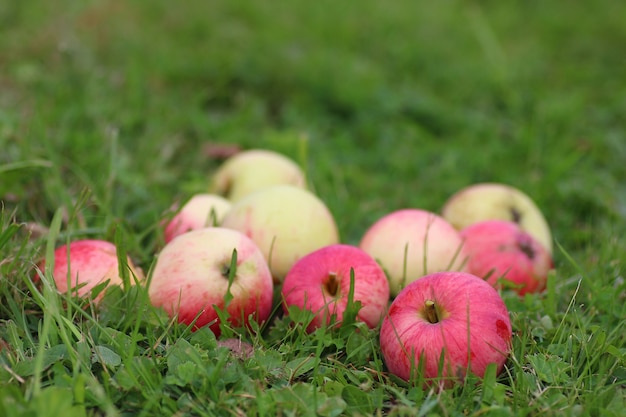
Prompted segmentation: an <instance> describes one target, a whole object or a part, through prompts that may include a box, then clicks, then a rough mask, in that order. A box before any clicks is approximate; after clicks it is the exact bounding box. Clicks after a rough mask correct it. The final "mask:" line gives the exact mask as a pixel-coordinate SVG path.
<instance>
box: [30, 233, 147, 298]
mask: <svg viewBox="0 0 626 417" xmlns="http://www.w3.org/2000/svg"><path fill="white" fill-rule="evenodd" d="M45 267H46V262H45V261H43V262H41V264H40V269H41V270H42V271H43V270H45ZM123 267H124V268H128V272H129V276H130V282H131V283H134V282H135V279H139V280H141V279H143V272H142V271H141V269H140V268H139V267H137V266H135V265H134V264H133V262H132V261H131V259H130V258H127V262H126V265H123ZM52 276H53V279H54V283H55V284H56V288H57V290H58V291H59V292H61V293H66V292H68V291H70V290H71V292H72V293H73V294H74V295H77V296H79V297H86V296H88V295H89V293H90V292H91V290H92V289H93V288H94V287H95V286H97V285H98V284H101V283H103V282H105V281H108V285H122V284H123V281H122V277H121V276H120V265H119V262H118V257H117V248H116V247H115V245H114V244H113V243H111V242H108V241H106V240H100V239H82V240H76V241H74V242H71V243H69V244H67V245H62V246H60V247H58V248H57V249H56V250H55V251H54V268H53V270H52ZM103 296H104V293H100V294H99V295H98V296H97V297H96V298H95V301H99V300H100V299H102V297H103Z"/></svg>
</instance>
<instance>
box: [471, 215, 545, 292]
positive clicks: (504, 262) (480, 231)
mask: <svg viewBox="0 0 626 417" xmlns="http://www.w3.org/2000/svg"><path fill="white" fill-rule="evenodd" d="M461 236H462V237H463V239H464V241H465V247H466V249H467V251H468V256H469V258H468V269H469V272H470V273H472V274H474V275H477V276H479V277H482V278H485V277H487V281H488V282H489V283H490V284H491V285H493V286H499V284H500V279H504V280H506V281H510V282H512V283H514V284H515V285H516V291H517V292H518V293H519V294H520V295H524V294H526V293H535V292H540V291H542V290H544V289H545V287H546V281H547V279H548V274H549V272H550V270H551V269H552V268H553V262H552V256H551V255H550V253H549V252H548V251H547V250H546V249H545V247H544V246H543V245H542V244H541V243H539V242H538V241H537V240H536V239H535V238H534V237H533V236H531V235H530V234H529V233H526V232H525V231H523V230H522V229H521V228H520V227H519V226H518V225H517V224H516V223H513V222H509V221H504V220H486V221H482V222H478V223H474V224H472V225H470V226H467V227H466V228H465V229H463V230H461Z"/></svg>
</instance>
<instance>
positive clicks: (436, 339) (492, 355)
mask: <svg viewBox="0 0 626 417" xmlns="http://www.w3.org/2000/svg"><path fill="white" fill-rule="evenodd" d="M511 337H512V329H511V321H510V318H509V312H508V310H507V307H506V305H505V303H504V301H503V300H502V298H501V297H500V295H499V294H498V292H497V291H496V289H495V288H493V287H492V286H491V285H489V284H488V283H487V282H486V281H484V280H483V279H481V278H479V277H477V276H475V275H472V274H469V273H465V272H438V273H434V274H429V275H427V276H424V277H422V278H420V279H419V280H416V281H413V282H411V283H410V284H409V285H407V286H406V287H405V288H404V289H403V290H402V291H401V292H400V293H399V294H398V296H397V297H396V298H395V299H394V300H393V302H392V303H391V305H390V307H389V311H388V313H387V315H386V317H385V319H384V320H383V323H382V325H381V331H380V348H381V353H382V356H383V359H384V362H385V365H386V366H387V368H388V370H389V372H391V373H392V374H394V375H396V376H398V377H399V378H401V379H404V380H406V381H409V380H414V381H422V382H423V383H424V384H425V385H426V386H433V385H435V386H439V387H441V388H446V387H451V386H453V385H454V384H456V383H459V382H463V380H464V378H465V376H466V375H468V373H471V374H473V375H475V376H478V377H480V378H482V377H483V376H484V374H485V371H486V369H487V366H489V365H490V364H494V366H495V367H496V372H497V373H500V372H501V371H502V369H503V368H504V364H505V362H506V360H507V357H508V355H509V352H510V350H511Z"/></svg>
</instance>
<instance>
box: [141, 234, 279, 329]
mask: <svg viewBox="0 0 626 417" xmlns="http://www.w3.org/2000/svg"><path fill="white" fill-rule="evenodd" d="M148 295H149V297H150V302H151V303H152V305H154V306H155V307H158V308H162V309H163V310H165V312H166V313H167V314H168V315H169V316H170V317H172V318H176V319H177V320H178V321H179V322H180V323H184V324H186V325H192V326H193V327H192V328H193V329H194V330H196V329H198V328H200V327H202V326H209V327H210V329H211V330H212V331H213V333H214V334H215V335H216V336H219V335H220V334H221V328H220V324H221V321H220V314H219V312H220V311H221V312H226V313H227V317H228V323H229V324H230V325H232V326H233V327H241V326H246V325H248V324H249V322H250V319H251V318H252V319H254V320H255V321H256V322H257V323H259V324H261V323H262V322H264V321H266V320H267V319H268V318H269V316H270V313H271V309H272V298H273V283H272V275H271V273H270V270H269V267H268V265H267V262H266V261H265V258H264V257H263V253H262V252H261V250H260V249H259V248H258V246H257V245H256V244H255V243H254V242H253V241H252V240H251V239H250V238H248V237H247V236H246V235H244V234H243V233H240V232H238V231H236V230H231V229H225V228H221V227H208V228H202V229H196V230H192V231H189V232H187V233H184V234H182V235H180V236H178V237H176V238H175V239H173V240H172V241H170V242H169V243H168V244H166V245H165V246H164V247H163V249H162V250H161V251H160V252H159V254H158V257H157V260H156V264H155V266H154V269H153V272H152V277H151V280H150V284H149V287H148Z"/></svg>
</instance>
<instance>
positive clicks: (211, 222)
mask: <svg viewBox="0 0 626 417" xmlns="http://www.w3.org/2000/svg"><path fill="white" fill-rule="evenodd" d="M230 206H231V202H230V201H229V200H227V199H226V198H224V197H222V196H220V195H217V194H208V193H199V194H194V195H193V196H191V198H190V199H189V200H187V202H186V203H185V204H183V206H182V207H181V209H180V210H179V211H178V212H177V213H176V214H175V215H174V217H172V219H171V220H170V221H168V222H166V223H165V225H164V229H163V235H164V238H165V242H166V243H167V242H169V241H170V240H172V239H174V238H175V237H176V236H178V235H180V234H183V233H186V232H188V231H190V230H195V229H200V228H203V227H208V226H219V224H220V223H221V221H222V218H223V217H224V214H226V212H227V211H228V210H229V209H230ZM172 209H173V210H176V208H175V207H173V208H172Z"/></svg>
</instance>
